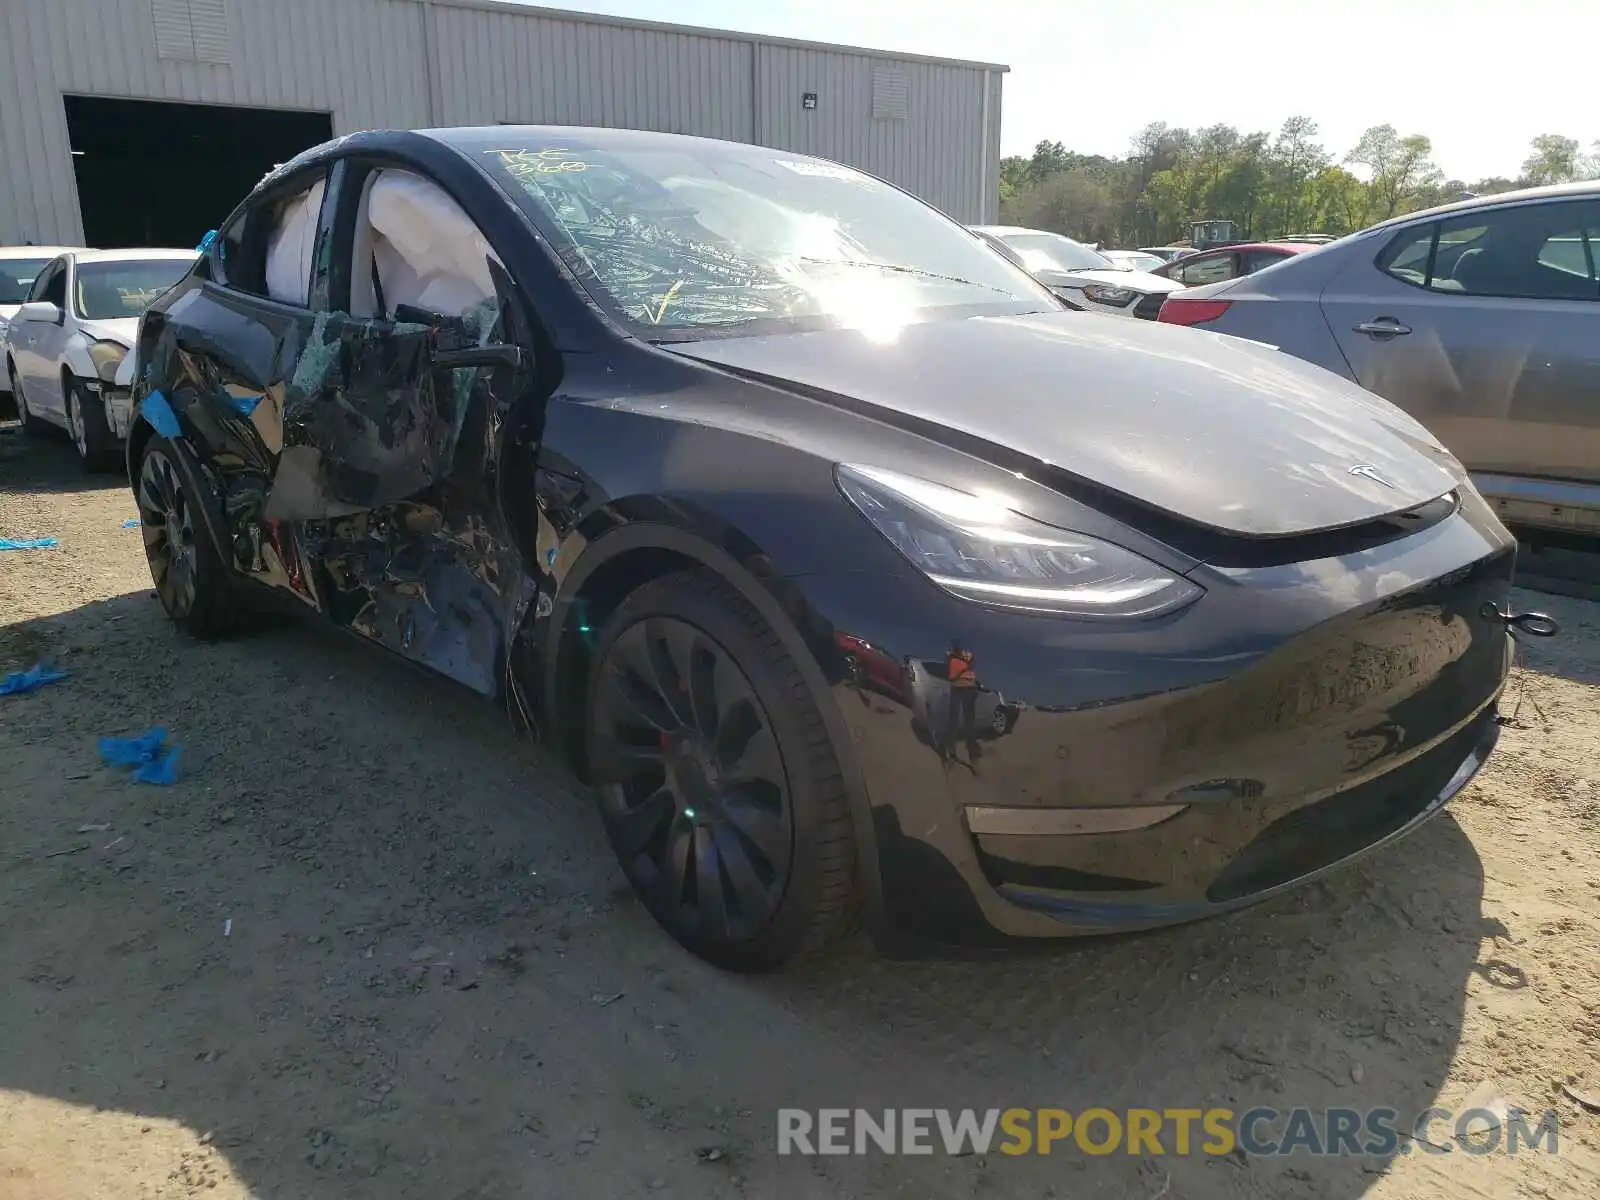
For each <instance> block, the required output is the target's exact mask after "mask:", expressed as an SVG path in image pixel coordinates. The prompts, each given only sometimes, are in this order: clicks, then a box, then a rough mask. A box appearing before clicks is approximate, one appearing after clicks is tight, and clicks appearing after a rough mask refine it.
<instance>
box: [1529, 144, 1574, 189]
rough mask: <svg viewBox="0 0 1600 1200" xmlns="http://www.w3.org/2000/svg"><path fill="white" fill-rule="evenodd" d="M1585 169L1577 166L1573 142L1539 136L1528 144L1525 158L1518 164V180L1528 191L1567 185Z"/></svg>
mask: <svg viewBox="0 0 1600 1200" xmlns="http://www.w3.org/2000/svg"><path fill="white" fill-rule="evenodd" d="M1587 165H1588V164H1586V163H1581V162H1580V156H1579V154H1578V139H1577V138H1569V137H1562V136H1561V135H1560V134H1559V133H1541V134H1540V135H1539V136H1538V137H1536V138H1534V139H1533V141H1532V142H1530V143H1529V154H1528V157H1527V158H1525V159H1524V160H1523V162H1522V178H1523V179H1524V180H1525V181H1526V182H1527V183H1528V185H1529V186H1530V187H1536V186H1538V185H1540V184H1545V183H1568V182H1570V181H1572V180H1574V179H1578V178H1580V177H1581V176H1582V174H1583V168H1584V167H1586V166H1587Z"/></svg>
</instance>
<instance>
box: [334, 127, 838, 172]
mask: <svg viewBox="0 0 1600 1200" xmlns="http://www.w3.org/2000/svg"><path fill="white" fill-rule="evenodd" d="M412 132H414V133H416V134H419V135H421V136H422V137H426V138H431V139H432V140H433V141H436V142H442V143H444V144H445V145H447V146H452V147H454V148H455V149H457V150H461V151H465V152H467V153H475V152H481V151H485V150H494V149H495V148H497V147H499V146H508V147H514V148H517V149H521V148H523V147H524V146H525V145H526V144H527V143H528V142H543V143H544V144H545V145H547V146H549V145H555V146H559V145H561V143H562V142H573V143H576V144H578V145H583V146H588V147H592V148H593V149H596V150H609V151H627V150H645V149H651V148H654V149H658V150H667V149H671V148H672V147H674V146H678V147H682V148H684V149H688V148H690V147H695V146H698V147H702V148H703V147H706V146H716V147H719V148H721V149H722V150H723V151H724V152H726V153H727V154H729V155H730V156H740V157H745V156H751V157H754V156H759V157H762V158H769V159H770V158H771V156H772V155H774V154H781V155H783V156H784V157H786V158H792V159H808V160H812V161H816V162H823V161H828V160H824V159H819V158H817V157H816V156H815V155H810V154H801V153H798V152H791V151H788V150H775V149H773V148H772V147H770V146H756V145H752V144H750V143H748V142H733V141H728V140H726V139H724V138H708V137H696V136H694V135H692V134H687V133H658V132H657V131H655V130H653V129H612V128H608V127H606V126H601V125H462V126H451V127H449V128H436V129H417V130H413V131H412ZM343 140H344V139H342V138H335V139H334V140H333V141H332V142H328V143H325V144H324V148H331V147H333V146H335V145H337V144H338V143H339V142H341V141H343ZM840 165H847V164H840ZM849 169H850V170H857V169H858V168H854V167H851V168H849ZM865 173H866V172H863V174H865Z"/></svg>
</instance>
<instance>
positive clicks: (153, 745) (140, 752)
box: [100, 725, 167, 767]
mask: <svg viewBox="0 0 1600 1200" xmlns="http://www.w3.org/2000/svg"><path fill="white" fill-rule="evenodd" d="M166 741H167V731H166V730H165V729H163V728H161V726H159V725H157V726H156V727H155V728H154V729H150V730H146V731H145V732H144V733H141V734H140V735H139V736H138V737H131V738H129V737H103V738H101V739H100V757H101V758H103V759H104V760H105V761H106V762H107V763H109V764H110V765H111V766H113V767H138V766H143V765H144V764H145V763H152V762H155V761H156V759H157V758H159V757H161V755H162V754H163V753H164V752H165V746H166Z"/></svg>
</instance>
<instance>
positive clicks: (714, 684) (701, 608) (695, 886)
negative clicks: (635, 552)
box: [590, 572, 855, 970]
mask: <svg viewBox="0 0 1600 1200" xmlns="http://www.w3.org/2000/svg"><path fill="white" fill-rule="evenodd" d="M601 642H602V649H601V652H600V654H599V655H598V657H597V661H596V665H595V673H594V677H593V684H592V687H591V693H590V761H591V764H592V766H593V769H594V774H595V777H596V780H597V783H598V787H599V792H600V812H601V817H602V819H603V820H604V822H605V826H606V831H607V833H608V835H609V836H610V839H611V843H612V846H613V847H614V848H615V850H616V852H617V857H618V859H619V861H620V862H621V865H622V868H623V871H624V873H625V874H626V875H627V877H628V880H629V882H630V883H631V884H632V885H633V887H634V890H635V892H636V893H637V894H638V896H639V898H640V899H641V900H642V901H643V903H644V905H645V907H646V908H647V909H649V911H650V913H651V915H652V916H653V917H655V919H656V920H657V921H658V922H659V923H660V924H661V925H662V926H663V927H664V928H666V929H667V931H668V932H670V933H671V934H673V936H674V937H676V938H677V939H678V940H679V941H680V942H682V943H683V944H684V945H685V946H687V947H688V948H689V949H691V950H693V951H694V952H695V953H697V954H699V955H701V956H702V957H704V958H706V959H708V960H709V961H711V962H714V963H716V964H717V965H719V966H725V967H729V968H732V969H736V970H764V969H770V968H772V967H775V966H778V965H781V964H782V963H783V962H785V961H787V960H788V959H789V958H791V957H793V956H794V955H795V954H797V953H801V952H803V951H805V950H807V949H810V948H813V947H815V946H818V945H821V944H823V943H825V942H827V941H831V940H833V938H834V937H835V936H836V935H837V934H838V933H840V932H842V931H843V928H844V927H845V925H846V924H847V922H846V921H845V919H844V918H845V917H846V916H847V910H850V909H851V908H852V906H853V903H854V891H855V889H854V856H853V852H852V851H851V849H850V845H851V840H850V831H849V820H850V818H849V811H848V806H847V804H846V802H845V799H844V796H843V788H842V784H841V782H840V778H839V772H838V767H837V764H836V763H835V762H834V760H833V756H832V752H831V749H830V748H829V746H828V743H827V739H826V734H825V733H823V731H822V728H821V719H820V716H819V715H818V714H817V711H816V707H815V704H814V703H813V702H812V701H811V699H810V697H809V694H808V693H805V692H804V690H803V689H804V684H803V683H802V682H801V681H800V679H799V675H798V672H797V671H796V669H795V667H794V664H793V663H792V661H791V660H790V659H789V658H788V656H787V654H785V653H784V652H783V650H782V649H781V646H780V645H779V643H778V640H777V638H776V637H775V636H774V635H773V634H772V632H771V630H770V629H769V628H767V626H766V625H765V623H764V622H762V621H761V618H760V617H759V616H758V615H757V614H756V613H755V612H754V611H753V610H751V609H750V608H749V606H748V605H747V604H745V603H744V601H743V598H742V597H740V596H738V594H737V593H736V592H734V591H733V590H732V589H731V588H729V587H728V586H727V585H726V584H725V583H723V582H722V581H721V580H720V579H718V578H717V577H716V576H711V575H705V574H702V573H698V572H696V573H690V574H686V575H679V576H671V577H668V578H667V579H665V580H659V581H657V582H656V583H653V584H650V585H647V586H646V587H645V588H643V589H641V591H639V592H636V593H634V594H633V595H632V596H630V597H629V598H628V599H627V600H626V601H624V603H623V605H622V606H621V607H620V608H619V609H618V611H617V613H616V614H615V615H614V616H613V618H612V620H611V621H610V622H609V623H608V626H607V629H606V632H605V634H604V635H603V636H602V639H601ZM785 693H788V694H789V698H788V699H787V700H786V701H785V702H784V703H782V704H779V703H775V701H776V699H777V697H778V696H782V695H784V694H785Z"/></svg>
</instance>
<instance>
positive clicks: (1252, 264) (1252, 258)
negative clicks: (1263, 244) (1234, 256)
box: [1244, 250, 1289, 275]
mask: <svg viewBox="0 0 1600 1200" xmlns="http://www.w3.org/2000/svg"><path fill="white" fill-rule="evenodd" d="M1288 257H1289V255H1287V254H1274V253H1273V252H1272V251H1271V250H1252V251H1250V252H1249V253H1248V254H1246V255H1245V256H1244V273H1245V274H1246V275H1254V274H1255V273H1256V272H1257V271H1259V270H1261V268H1263V267H1270V266H1271V265H1272V264H1273V263H1277V262H1282V261H1283V260H1284V259H1285V258H1288Z"/></svg>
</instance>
